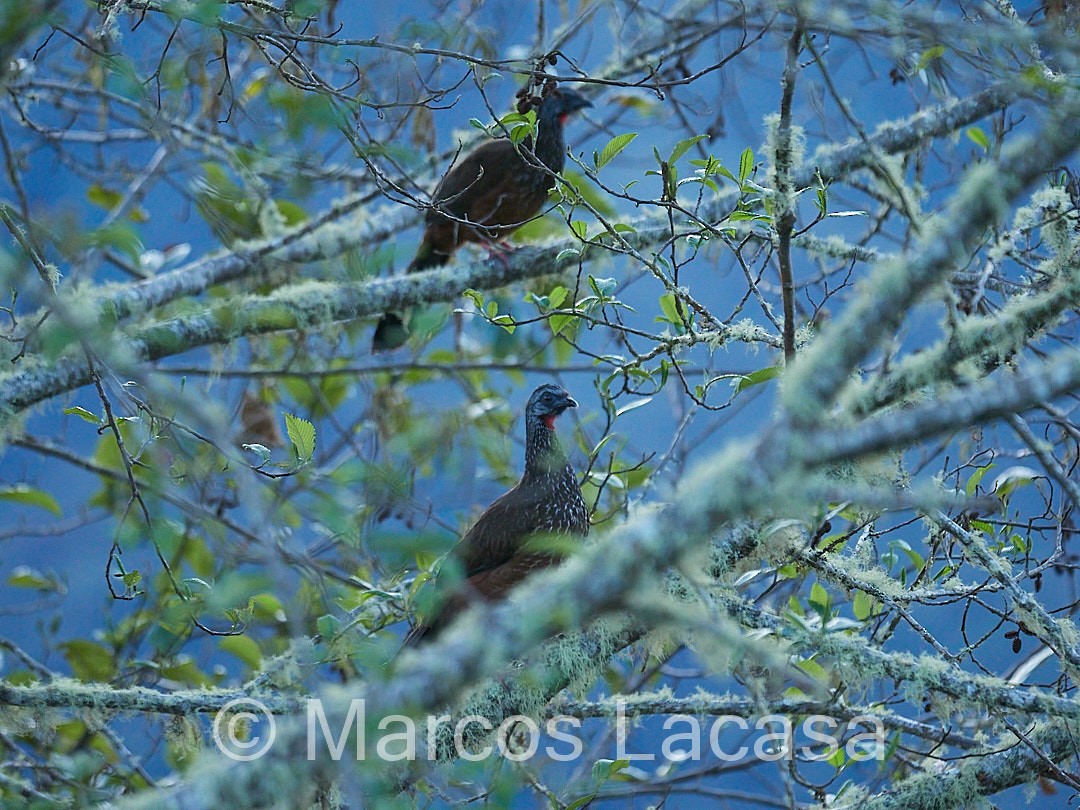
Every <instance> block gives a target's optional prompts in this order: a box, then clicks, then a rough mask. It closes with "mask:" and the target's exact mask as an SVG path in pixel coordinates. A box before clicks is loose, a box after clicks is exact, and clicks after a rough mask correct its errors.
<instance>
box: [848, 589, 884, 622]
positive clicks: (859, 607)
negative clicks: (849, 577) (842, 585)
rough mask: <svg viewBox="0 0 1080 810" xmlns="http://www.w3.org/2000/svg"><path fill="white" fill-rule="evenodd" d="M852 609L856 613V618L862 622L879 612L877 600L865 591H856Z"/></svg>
mask: <svg viewBox="0 0 1080 810" xmlns="http://www.w3.org/2000/svg"><path fill="white" fill-rule="evenodd" d="M851 610H852V612H853V613H854V614H855V618H856V619H858V620H859V621H860V622H865V621H866V620H867V619H869V618H870V617H871V616H873V615H874V614H875V613H877V612H878V611H877V604H876V600H875V599H874V598H873V597H872V596H870V594H868V593H866V592H865V591H856V592H855V599H854V600H853V601H852V603H851Z"/></svg>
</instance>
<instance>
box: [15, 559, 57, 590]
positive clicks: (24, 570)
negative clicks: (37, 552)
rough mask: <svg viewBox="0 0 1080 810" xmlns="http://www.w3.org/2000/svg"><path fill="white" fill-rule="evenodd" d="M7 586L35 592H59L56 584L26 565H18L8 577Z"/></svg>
mask: <svg viewBox="0 0 1080 810" xmlns="http://www.w3.org/2000/svg"><path fill="white" fill-rule="evenodd" d="M8 585H11V586H13V587H15V588H30V589H32V590H35V591H56V590H59V588H58V583H57V582H56V580H54V579H50V578H49V577H47V576H46V575H45V574H42V573H41V572H40V571H37V570H35V569H33V568H31V567H30V566H28V565H20V566H18V567H17V568H15V570H13V571H12V572H11V575H10V576H9V577H8Z"/></svg>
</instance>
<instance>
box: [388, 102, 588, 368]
mask: <svg viewBox="0 0 1080 810" xmlns="http://www.w3.org/2000/svg"><path fill="white" fill-rule="evenodd" d="M591 106H592V104H591V103H590V102H589V101H587V100H586V99H585V98H584V97H583V96H581V95H580V94H579V93H575V92H574V91H573V90H559V89H552V90H551V91H550V92H549V93H548V95H547V96H545V97H544V98H543V99H542V100H541V101H540V103H539V106H538V108H537V116H536V130H537V134H536V143H535V144H534V143H533V142H532V140H531V139H526V140H525V141H524V143H523V144H522V146H515V145H514V144H513V143H512V142H511V141H510V140H509V139H508V138H497V139H495V140H491V141H487V142H485V143H482V144H480V145H479V146H478V147H476V148H475V149H474V150H473V151H471V152H469V154H467V155H466V156H465V157H464V159H462V160H461V161H460V162H459V163H457V164H456V165H455V166H454V167H453V168H451V169H450V171H448V172H447V173H446V176H445V177H443V179H442V181H441V182H440V183H439V185H438V187H437V188H436V189H435V193H434V194H433V195H432V197H431V206H432V207H431V208H430V209H428V212H427V216H426V217H425V219H424V239H423V241H422V242H421V243H420V249H419V250H418V251H417V252H416V256H415V257H414V258H413V260H412V262H410V264H409V266H408V267H407V268H405V272H406V273H415V272H417V271H419V270H426V269H427V268H429V267H437V266H439V265H442V264H446V263H447V262H448V261H449V260H450V256H451V255H452V254H453V252H454V251H455V250H457V248H458V247H460V246H461V245H462V244H463V243H465V242H479V243H481V244H490V243H492V242H495V241H498V240H500V239H502V238H504V237H506V236H508V235H509V234H510V233H512V232H513V231H514V230H515V229H517V228H519V227H521V226H522V225H524V224H525V223H526V222H528V221H529V220H530V219H532V218H533V217H534V216H536V215H537V214H538V213H539V212H540V208H541V207H542V206H543V205H544V201H545V200H547V196H548V192H549V191H550V190H551V189H552V187H553V186H554V185H555V181H554V178H552V176H551V174H550V172H561V171H562V168H563V165H564V163H565V162H566V139H565V138H564V136H563V130H564V128H565V124H566V119H567V118H568V117H569V116H570V114H571V113H574V112H577V111H578V110H580V109H583V108H585V107H591ZM522 147H525V150H531V152H532V155H528V154H526V153H525V150H523V149H522ZM537 160H539V161H540V163H542V164H544V166H546V167H547V169H548V170H550V172H549V171H546V170H545V169H544V168H543V167H541V166H538V165H537V163H536V161H537ZM407 337H408V332H407V331H406V329H405V325H404V324H403V323H402V320H401V316H400V315H398V314H396V313H393V312H388V313H386V314H385V315H383V316H382V318H381V319H380V321H379V325H378V326H377V327H376V328H375V337H374V338H373V339H372V346H371V348H372V351H383V350H387V349H396V348H397V347H398V346H401V345H402V344H403V343H404V342H405V339H406V338H407Z"/></svg>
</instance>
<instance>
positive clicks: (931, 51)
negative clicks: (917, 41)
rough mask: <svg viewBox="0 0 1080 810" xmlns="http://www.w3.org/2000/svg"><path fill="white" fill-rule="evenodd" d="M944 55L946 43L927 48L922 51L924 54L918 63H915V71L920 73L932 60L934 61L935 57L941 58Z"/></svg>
mask: <svg viewBox="0 0 1080 810" xmlns="http://www.w3.org/2000/svg"><path fill="white" fill-rule="evenodd" d="M944 55H945V46H944V45H935V46H934V47H932V48H927V49H926V50H925V51H923V52H922V56H920V57H919V61H918V64H916V65H915V72H916V73H918V72H919V71H920V70H926V68H927V66H928V65H929V64H930V63H931V62H933V61H934V60H935V59H940V58H941V57H942V56H944Z"/></svg>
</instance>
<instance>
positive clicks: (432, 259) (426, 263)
mask: <svg viewBox="0 0 1080 810" xmlns="http://www.w3.org/2000/svg"><path fill="white" fill-rule="evenodd" d="M448 261H450V254H449V253H443V252H442V251H441V250H436V249H435V248H433V247H432V246H431V243H430V242H428V241H427V240H426V239H425V240H424V241H423V242H421V243H420V249H419V250H418V251H416V255H415V256H413V260H412V261H411V262H409V266H408V267H406V268H405V272H406V273H419V272H420V271H421V270H427V269H428V268H430V267H439V266H441V265H444V264H446V263H447V262H448Z"/></svg>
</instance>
